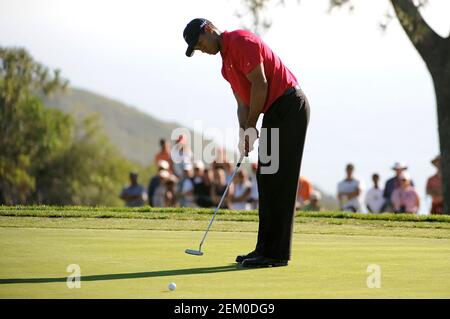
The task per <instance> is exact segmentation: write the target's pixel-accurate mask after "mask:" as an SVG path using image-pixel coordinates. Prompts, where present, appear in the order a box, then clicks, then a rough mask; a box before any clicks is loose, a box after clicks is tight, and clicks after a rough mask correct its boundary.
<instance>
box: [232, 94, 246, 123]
mask: <svg viewBox="0 0 450 319" xmlns="http://www.w3.org/2000/svg"><path fill="white" fill-rule="evenodd" d="M233 94H234V97H235V98H236V102H237V106H238V107H237V116H238V121H239V127H240V128H242V129H245V124H246V123H247V118H248V113H249V111H250V108H249V107H248V106H246V105H245V104H244V101H242V100H241V98H240V97H239V96H238V95H237V94H236V93H235V92H233Z"/></svg>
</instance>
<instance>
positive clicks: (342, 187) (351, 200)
mask: <svg viewBox="0 0 450 319" xmlns="http://www.w3.org/2000/svg"><path fill="white" fill-rule="evenodd" d="M354 169H355V167H354V165H353V164H348V165H347V166H346V169H345V170H346V174H347V177H346V178H345V179H344V180H343V181H342V182H340V183H339V184H338V190H337V191H338V196H337V197H338V200H339V206H340V208H341V210H342V211H345V212H361V200H360V195H361V191H362V185H361V182H360V181H359V180H358V179H356V178H354V177H353V171H354Z"/></svg>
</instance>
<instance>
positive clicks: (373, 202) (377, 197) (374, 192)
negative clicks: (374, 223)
mask: <svg viewBox="0 0 450 319" xmlns="http://www.w3.org/2000/svg"><path fill="white" fill-rule="evenodd" d="M372 182H373V187H372V188H371V189H369V190H368V191H367V193H366V198H365V203H366V207H367V209H368V211H369V212H370V213H374V214H378V213H381V209H382V208H383V205H384V197H383V190H382V189H381V188H380V186H379V182H380V175H378V174H376V173H375V174H373V175H372Z"/></svg>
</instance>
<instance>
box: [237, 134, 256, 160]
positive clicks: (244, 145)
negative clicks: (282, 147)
mask: <svg viewBox="0 0 450 319" xmlns="http://www.w3.org/2000/svg"><path fill="white" fill-rule="evenodd" d="M258 137H259V132H258V130H257V128H256V127H248V128H246V130H245V132H244V131H243V130H240V133H239V151H240V153H241V155H242V154H244V156H245V157H247V156H248V154H249V153H250V152H251V151H253V149H254V146H253V145H254V144H255V141H256V140H257V139H258Z"/></svg>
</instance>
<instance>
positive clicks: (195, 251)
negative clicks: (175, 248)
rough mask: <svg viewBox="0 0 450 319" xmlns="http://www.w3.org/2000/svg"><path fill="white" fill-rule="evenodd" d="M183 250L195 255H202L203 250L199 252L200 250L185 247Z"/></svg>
mask: <svg viewBox="0 0 450 319" xmlns="http://www.w3.org/2000/svg"><path fill="white" fill-rule="evenodd" d="M184 252H185V253H186V254H189V255H195V256H202V255H203V252H201V251H200V250H195V249H186V250H185V251H184Z"/></svg>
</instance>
